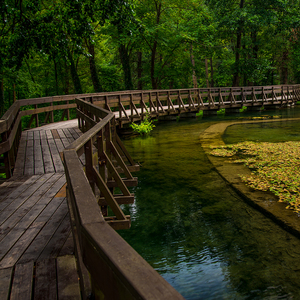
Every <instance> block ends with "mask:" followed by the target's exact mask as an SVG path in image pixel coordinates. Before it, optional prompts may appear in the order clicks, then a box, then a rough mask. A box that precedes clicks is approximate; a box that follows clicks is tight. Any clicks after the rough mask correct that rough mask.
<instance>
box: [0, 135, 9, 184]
mask: <svg viewBox="0 0 300 300" xmlns="http://www.w3.org/2000/svg"><path fill="white" fill-rule="evenodd" d="M8 136H9V134H8V132H7V131H6V132H3V133H2V134H1V139H2V142H5V141H7V140H8ZM3 157H4V167H5V176H6V178H7V179H8V178H10V177H11V176H12V168H11V158H10V151H7V152H5V153H3Z"/></svg>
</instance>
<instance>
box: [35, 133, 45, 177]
mask: <svg viewBox="0 0 300 300" xmlns="http://www.w3.org/2000/svg"><path fill="white" fill-rule="evenodd" d="M36 133H38V137H37V138H36V136H37V134H36ZM34 174H45V169H44V162H43V155H42V146H41V139H40V136H39V131H35V139H34Z"/></svg>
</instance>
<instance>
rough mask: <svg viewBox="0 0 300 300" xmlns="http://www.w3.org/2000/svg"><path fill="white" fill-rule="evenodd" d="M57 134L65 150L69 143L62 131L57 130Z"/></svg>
mask: <svg viewBox="0 0 300 300" xmlns="http://www.w3.org/2000/svg"><path fill="white" fill-rule="evenodd" d="M57 133H58V135H59V137H60V140H61V142H62V144H63V147H64V148H67V147H68V146H69V144H70V142H69V140H68V138H67V137H66V135H65V132H64V131H63V130H62V129H57Z"/></svg>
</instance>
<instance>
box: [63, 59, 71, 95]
mask: <svg viewBox="0 0 300 300" xmlns="http://www.w3.org/2000/svg"><path fill="white" fill-rule="evenodd" d="M64 80H65V82H64V94H65V95H69V94H70V93H69V90H70V82H69V67H68V65H67V63H66V62H65V76H64Z"/></svg>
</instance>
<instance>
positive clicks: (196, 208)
mask: <svg viewBox="0 0 300 300" xmlns="http://www.w3.org/2000/svg"><path fill="white" fill-rule="evenodd" d="M258 114H259V113H256V115H258ZM251 115H254V114H253V113H249V112H245V113H240V114H237V115H229V116H211V117H203V118H198V119H179V121H178V122H175V121H173V122H172V121H169V122H158V123H156V127H155V129H154V131H153V132H152V134H151V136H149V137H147V138H141V137H135V138H130V139H126V140H124V144H125V146H126V148H127V149H128V151H129V153H130V154H131V155H132V157H133V159H134V160H135V161H137V162H139V163H140V164H141V166H142V167H141V170H140V172H138V173H136V174H134V175H135V176H138V178H139V185H138V186H137V187H135V188H133V190H132V191H133V192H134V193H135V203H134V204H132V205H128V206H123V207H122V208H123V210H124V212H125V214H130V215H131V220H132V226H131V228H130V229H129V230H124V231H119V233H120V235H121V236H122V237H123V238H124V239H125V240H126V241H127V242H128V243H129V244H130V245H131V246H132V247H133V248H134V249H135V250H136V251H137V252H138V253H139V254H140V255H141V256H142V257H143V258H144V259H146V260H147V261H148V262H149V263H150V265H151V266H152V267H153V268H155V269H156V270H157V271H158V272H159V273H160V274H161V275H162V276H163V277H164V278H165V279H166V280H167V281H168V282H169V283H170V284H171V285H172V286H173V287H174V288H175V289H177V290H178V291H179V292H180V293H181V294H182V295H183V296H184V297H185V298H186V299H189V300H196V299H300V280H299V276H300V240H299V239H297V238H296V237H294V236H293V235H291V234H289V233H288V232H286V231H285V230H283V229H282V228H280V227H279V226H278V225H276V224H275V223H273V222H272V221H271V220H269V219H268V218H266V217H265V216H264V215H262V214H261V213H260V212H258V211H256V210H255V209H253V208H252V207H250V206H248V205H247V204H246V203H245V202H244V201H243V199H242V198H241V197H240V196H238V195H237V194H236V193H235V192H234V191H233V190H232V189H231V188H230V187H229V186H227V185H226V183H225V182H224V181H223V180H222V178H221V177H220V176H219V175H218V173H216V171H215V170H214V168H213V166H212V165H211V164H210V162H209V161H208V159H207V157H206V155H205V154H204V152H203V150H202V148H201V146H200V142H199V135H200V134H201V132H203V131H204V130H205V129H206V128H208V127H209V126H210V125H212V124H214V123H215V122H224V121H227V120H233V119H234V120H236V119H237V118H240V117H243V116H245V117H249V116H251ZM261 115H282V116H283V117H300V108H293V109H285V110H277V111H267V112H262V113H261ZM274 124H276V125H274ZM299 125H300V123H298V122H279V123H272V124H256V125H249V124H248V125H241V126H231V127H229V129H228V130H227V131H226V134H225V136H224V139H225V141H226V142H229V143H235V142H239V141H243V140H254V141H270V142H277V141H282V140H300V126H299ZM299 222H300V219H299Z"/></svg>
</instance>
